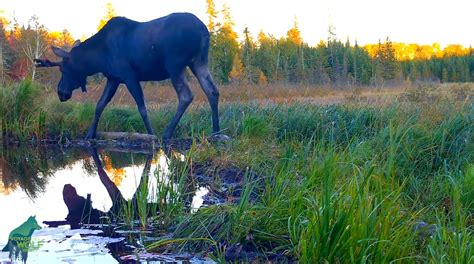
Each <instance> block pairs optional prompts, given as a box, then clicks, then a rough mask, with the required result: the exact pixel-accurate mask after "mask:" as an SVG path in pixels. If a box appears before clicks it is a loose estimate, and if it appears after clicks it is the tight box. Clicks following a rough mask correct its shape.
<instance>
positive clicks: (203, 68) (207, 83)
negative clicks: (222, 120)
mask: <svg viewBox="0 0 474 264" xmlns="http://www.w3.org/2000/svg"><path fill="white" fill-rule="evenodd" d="M191 70H192V72H193V73H194V75H195V76H196V78H197V79H198V81H199V84H200V85H201V88H202V89H203V90H204V93H205V94H206V96H207V100H208V101H209V105H210V106H211V111H212V131H213V132H214V134H217V133H219V132H220V130H221V129H220V126H219V109H218V103H219V90H217V87H216V85H215V84H214V81H213V80H212V77H211V74H210V73H209V68H208V67H207V65H200V66H193V67H191Z"/></svg>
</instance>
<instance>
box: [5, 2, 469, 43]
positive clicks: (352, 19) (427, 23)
mask: <svg viewBox="0 0 474 264" xmlns="http://www.w3.org/2000/svg"><path fill="white" fill-rule="evenodd" d="M107 2H111V3H112V4H113V6H114V7H115V9H116V11H117V13H118V15H121V16H126V17H128V18H131V19H134V20H137V21H147V20H151V19H154V18H157V17H161V16H164V15H167V14H169V13H172V12H191V13H194V14H195V15H197V16H198V17H199V18H201V19H202V20H203V21H204V22H205V23H207V16H206V13H205V11H206V1H205V0H132V1H130V0H74V1H70V0H62V1H61V0H41V1H40V0H2V1H1V2H0V10H2V9H3V10H4V11H5V14H6V16H7V17H8V18H9V19H11V18H12V17H13V16H14V17H16V18H17V20H18V22H19V23H20V24H22V23H27V21H28V19H29V18H30V17H31V16H32V15H33V14H36V15H37V16H38V17H39V19H40V22H41V23H42V24H44V25H45V26H46V27H47V28H48V29H49V30H51V31H61V30H63V29H64V28H67V29H68V30H69V31H70V32H71V33H72V34H73V36H75V37H76V38H80V37H90V36H91V35H93V34H94V33H95V32H96V28H97V25H98V22H99V20H100V18H101V17H102V16H103V15H104V12H105V11H104V6H105V3H107ZM214 2H215V3H216V6H217V9H220V8H222V3H223V2H227V4H228V6H229V7H230V11H231V15H232V18H233V20H234V22H235V30H236V31H237V32H238V33H239V34H240V35H241V33H242V32H243V29H244V28H245V27H248V28H249V30H250V32H251V33H252V34H253V35H254V36H256V35H257V34H258V32H259V31H260V30H263V31H264V32H265V33H268V34H272V35H274V36H275V37H281V36H285V35H286V32H287V31H288V29H289V28H291V26H292V25H293V21H294V20H295V18H296V19H297V21H298V24H299V27H300V30H301V33H302V36H303V39H304V41H305V42H307V43H309V44H310V45H316V44H317V43H318V42H319V41H320V40H321V39H323V40H325V39H327V37H328V28H329V25H332V26H333V27H334V28H335V30H334V31H335V33H336V36H337V38H339V39H341V40H343V41H345V40H346V39H347V38H349V39H350V41H351V43H354V41H355V40H357V42H358V43H359V44H362V45H364V44H369V43H377V42H378V41H379V40H382V41H383V40H385V39H386V37H387V36H388V37H389V38H390V39H391V40H392V41H394V42H406V43H418V44H432V43H433V42H438V43H440V44H441V45H442V46H445V45H447V44H462V45H464V46H469V45H474V27H473V26H474V23H473V22H472V19H471V18H472V10H473V8H474V1H472V0H450V1H445V0H357V1H356V0H313V1H311V0H291V1H286V0H285V1H284V0H227V1H224V0H214Z"/></svg>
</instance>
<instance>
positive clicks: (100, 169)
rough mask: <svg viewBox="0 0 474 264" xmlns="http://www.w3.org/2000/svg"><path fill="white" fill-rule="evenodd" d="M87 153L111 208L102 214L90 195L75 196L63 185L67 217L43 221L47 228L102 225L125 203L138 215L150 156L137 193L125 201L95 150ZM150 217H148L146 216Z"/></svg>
mask: <svg viewBox="0 0 474 264" xmlns="http://www.w3.org/2000/svg"><path fill="white" fill-rule="evenodd" d="M88 150H89V153H90V155H91V157H92V159H93V160H94V164H95V166H96V168H97V174H98V176H99V179H100V181H101V182H102V184H103V185H104V187H105V189H106V190H107V193H108V195H109V197H110V199H111V200H112V207H111V208H110V209H109V211H107V212H104V211H101V210H98V209H96V208H93V207H92V200H91V195H90V194H89V195H87V197H82V196H80V195H78V194H77V191H76V188H75V187H74V186H72V185H71V184H65V185H64V188H63V200H64V203H65V204H66V206H67V208H68V215H67V217H66V220H65V221H45V222H44V223H45V224H47V225H49V226H58V225H63V224H69V225H70V226H71V228H79V227H80V226H81V224H99V223H104V221H105V219H113V218H114V217H115V216H118V215H120V214H121V213H122V210H123V208H124V206H126V204H127V203H131V204H132V207H133V208H134V215H138V212H137V210H138V209H137V208H138V204H137V203H138V201H139V200H140V198H141V197H140V195H142V193H141V192H140V190H145V189H147V188H148V175H149V174H150V166H151V162H152V159H153V155H152V154H148V155H147V159H146V162H145V165H144V168H143V173H142V176H141V178H140V184H139V185H138V188H137V191H136V192H135V194H134V196H133V198H132V199H131V200H130V201H127V200H126V199H125V198H124V197H123V195H122V193H121V191H120V190H119V188H118V187H117V186H116V184H115V183H114V182H113V181H112V180H111V179H110V177H109V175H108V174H107V173H106V171H105V169H104V166H103V164H102V161H101V160H100V158H99V155H98V153H97V149H96V148H88ZM155 204H156V203H153V202H152V203H149V204H147V205H146V206H147V207H156V205H155ZM147 216H150V215H147Z"/></svg>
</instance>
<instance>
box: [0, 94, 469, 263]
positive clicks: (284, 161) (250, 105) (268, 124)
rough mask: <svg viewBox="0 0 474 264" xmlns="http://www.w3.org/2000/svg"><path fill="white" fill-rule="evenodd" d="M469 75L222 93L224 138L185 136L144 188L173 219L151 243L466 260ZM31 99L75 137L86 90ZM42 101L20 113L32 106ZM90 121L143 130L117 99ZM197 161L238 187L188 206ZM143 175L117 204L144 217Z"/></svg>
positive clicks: (223, 255) (201, 116) (217, 253)
mask: <svg viewBox="0 0 474 264" xmlns="http://www.w3.org/2000/svg"><path fill="white" fill-rule="evenodd" d="M466 87H467V88H466ZM466 87H464V86H463V85H460V86H459V87H454V88H455V89H454V88H453V87H451V88H453V89H452V91H451V90H446V89H445V88H446V87H444V88H439V89H438V88H433V87H429V91H428V92H427V93H426V94H425V92H426V91H412V90H406V91H403V93H402V94H401V95H400V96H397V97H396V99H393V100H392V102H389V103H383V104H379V103H376V104H367V100H366V98H361V96H365V95H364V93H361V92H360V91H356V92H355V93H354V95H353V96H349V97H347V98H346V99H345V100H346V102H348V103H346V104H341V105H328V106H318V105H315V104H314V103H311V102H301V101H297V102H293V103H285V104H277V103H273V102H265V103H262V102H261V101H252V102H239V101H236V102H228V103H225V104H222V105H221V108H220V117H221V123H222V127H223V128H225V129H227V130H226V134H228V135H230V136H232V138H233V140H232V141H230V142H228V143H225V144H211V143H209V142H207V141H205V140H202V141H201V142H200V143H198V142H195V143H194V144H193V146H192V147H191V149H190V150H189V151H187V153H185V154H186V159H185V162H178V161H171V162H170V163H169V167H170V169H171V172H170V174H169V176H168V177H167V179H164V178H163V177H160V176H159V174H157V173H156V172H155V173H154V174H152V175H155V176H156V177H157V181H158V182H160V183H163V184H161V185H159V186H160V187H159V188H158V189H157V191H156V192H155V193H154V194H153V195H155V197H156V198H157V201H158V202H157V205H156V209H153V208H151V209H152V210H153V211H154V210H156V211H157V212H158V214H157V218H155V219H154V221H156V222H158V223H160V224H161V225H163V227H164V228H170V229H171V230H173V238H171V239H167V240H163V241H158V242H156V243H154V244H152V245H149V247H150V248H151V249H155V250H161V248H162V247H164V246H168V248H169V247H170V245H171V246H174V248H175V249H176V248H177V249H182V250H190V251H193V252H205V253H208V254H210V255H212V256H213V257H214V258H215V259H216V260H220V261H224V260H226V259H227V260H229V252H231V251H233V250H234V251H235V248H236V247H241V248H242V251H244V252H257V253H258V254H259V256H261V258H263V259H275V258H277V259H278V258H279V257H281V256H285V257H288V258H290V259H293V260H297V261H299V262H302V263H470V262H472V261H473V260H474V234H473V229H472V223H473V220H474V218H473V212H474V205H473V203H472V199H473V197H474V192H473V191H472V187H474V169H473V168H474V122H473V121H474V105H473V103H472V96H470V91H471V90H470V89H471V87H470V86H466ZM410 89H425V88H423V87H416V88H410ZM8 96H10V95H8ZM30 100H34V99H33V97H30ZM34 105H37V106H38V107H39V108H41V111H42V112H45V113H48V115H46V116H45V117H44V118H43V119H42V121H41V122H40V123H41V127H42V130H41V131H40V132H41V133H43V135H58V134H62V135H67V136H70V137H80V136H82V135H83V134H84V133H85V131H86V130H87V125H88V124H89V123H90V120H92V115H93V106H92V105H91V104H87V103H86V104H79V103H74V102H71V103H67V104H59V103H55V102H53V101H46V102H45V103H44V104H42V103H40V102H37V101H36V102H35V103H34ZM4 109H5V110H4V111H6V110H8V109H12V108H11V107H8V108H7V107H5V108H4ZM174 109H175V106H174V105H173V106H162V107H159V108H156V109H152V110H151V111H150V113H149V114H150V119H151V120H152V124H153V126H154V127H153V128H154V130H155V133H157V134H158V135H161V134H162V132H163V130H164V128H165V127H166V123H167V121H168V120H169V119H170V118H171V116H172V115H173V114H174ZM38 112H39V111H34V112H31V113H30V117H29V118H27V119H24V118H23V119H21V120H23V121H21V122H19V123H20V124H25V122H26V121H25V120H39V119H40V118H38V115H39V114H37V113H38ZM209 112H210V111H209V109H208V107H207V106H206V105H204V106H201V105H198V106H196V107H193V108H191V109H190V110H189V111H188V112H187V113H186V115H185V116H184V118H183V120H182V121H181V123H180V124H179V126H178V128H177V130H176V132H175V136H176V137H193V138H201V137H202V135H203V134H207V135H209V134H210V124H211V123H210V113H209ZM9 115H10V112H8V118H4V120H7V122H6V123H5V124H6V126H3V127H4V128H8V129H6V131H7V133H11V134H13V135H16V133H20V132H21V133H20V134H21V136H20V135H18V138H25V137H28V136H31V134H34V133H36V132H35V129H34V128H36V127H38V126H35V125H26V126H25V125H15V124H14V123H15V120H14V119H12V118H11V117H10V116H9ZM5 116H7V115H5ZM21 116H24V115H21ZM28 122H29V121H28ZM28 122H26V123H27V124H29V123H28ZM31 122H33V121H31ZM34 122H37V121H34ZM34 122H33V124H34ZM17 129H18V130H17ZM99 129H101V130H120V131H144V128H143V124H142V122H141V120H140V117H139V114H138V111H136V109H135V108H134V107H127V106H112V107H110V108H108V109H107V110H106V111H105V112H104V116H103V117H102V120H101V124H100V128H99ZM37 132H38V131H37ZM193 164H208V166H209V167H210V168H212V169H210V170H209V173H210V176H211V177H214V178H215V182H216V183H217V184H218V183H219V181H220V179H219V175H218V173H217V172H218V171H219V168H228V167H238V168H241V169H242V171H246V172H247V173H246V175H245V177H244V179H243V183H242V186H243V189H242V192H241V195H240V197H238V199H237V201H236V202H235V203H227V204H223V205H214V206H208V207H205V208H201V209H200V210H198V211H197V212H196V213H192V214H190V213H188V212H187V210H186V208H185V206H184V200H185V199H184V196H185V195H189V191H186V190H187V189H188V188H187V187H186V184H187V182H189V181H193V180H194V179H193V176H194V175H193V173H192V171H193V170H192V169H193ZM145 187H146V186H145V185H144V186H143V187H142V188H143V190H141V191H142V192H143V193H142V194H145V193H146V194H147V195H144V196H143V197H142V200H141V202H140V203H141V204H142V205H141V206H140V205H139V206H138V207H141V209H138V211H133V210H132V209H131V208H128V207H125V209H127V208H128V213H125V215H127V214H128V215H129V217H128V218H130V219H132V218H134V217H137V216H138V217H139V218H140V219H141V220H142V222H141V224H142V225H146V221H148V220H145V219H146V217H147V216H148V215H149V209H150V208H148V207H147V206H148V203H146V201H147V199H146V197H148V195H149V191H150V190H148V189H147V190H145V189H146V188H145ZM125 209H124V211H126V210H125ZM132 211H133V212H132ZM130 219H129V220H130ZM130 221H131V220H130ZM420 222H424V223H427V224H429V225H434V226H435V228H434V229H433V230H431V231H430V233H429V234H426V233H425V232H424V230H419V229H417V228H416V227H417V225H418V224H419V223H420ZM176 246H178V247H176Z"/></svg>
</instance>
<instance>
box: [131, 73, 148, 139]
mask: <svg viewBox="0 0 474 264" xmlns="http://www.w3.org/2000/svg"><path fill="white" fill-rule="evenodd" d="M126 84H127V88H128V91H129V92H130V94H131V95H132V97H133V99H135V102H136V103H137V107H138V112H140V115H141V116H142V119H143V123H145V128H146V132H147V133H148V134H150V135H153V129H151V125H150V120H149V119H148V114H147V111H146V106H145V99H144V98H143V90H142V86H141V85H140V82H139V81H137V80H132V81H128V82H126Z"/></svg>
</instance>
